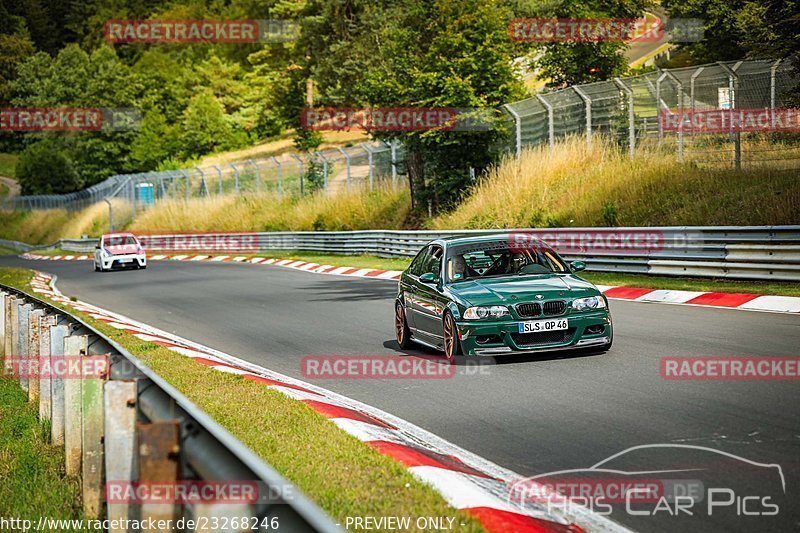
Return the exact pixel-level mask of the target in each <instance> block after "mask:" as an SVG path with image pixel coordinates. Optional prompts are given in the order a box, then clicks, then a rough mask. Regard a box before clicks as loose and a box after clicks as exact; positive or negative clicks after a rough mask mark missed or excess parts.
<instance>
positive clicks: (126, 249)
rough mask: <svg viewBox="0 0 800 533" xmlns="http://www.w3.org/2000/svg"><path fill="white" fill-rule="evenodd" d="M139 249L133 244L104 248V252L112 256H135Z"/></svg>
mask: <svg viewBox="0 0 800 533" xmlns="http://www.w3.org/2000/svg"><path fill="white" fill-rule="evenodd" d="M138 249H139V247H138V246H136V245H135V244H117V245H115V246H106V250H108V251H109V253H110V254H112V255H127V254H135V253H136V252H137V250H138Z"/></svg>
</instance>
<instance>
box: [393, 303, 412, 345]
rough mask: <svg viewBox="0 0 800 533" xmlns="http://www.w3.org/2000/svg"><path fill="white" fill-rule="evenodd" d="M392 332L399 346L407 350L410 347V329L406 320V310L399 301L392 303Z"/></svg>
mask: <svg viewBox="0 0 800 533" xmlns="http://www.w3.org/2000/svg"><path fill="white" fill-rule="evenodd" d="M394 334H395V338H396V339H397V344H399V345H400V348H402V349H403V350H407V349H409V348H410V347H411V330H410V329H409V328H408V322H406V310H405V308H404V307H403V304H401V303H400V302H396V303H395V304H394Z"/></svg>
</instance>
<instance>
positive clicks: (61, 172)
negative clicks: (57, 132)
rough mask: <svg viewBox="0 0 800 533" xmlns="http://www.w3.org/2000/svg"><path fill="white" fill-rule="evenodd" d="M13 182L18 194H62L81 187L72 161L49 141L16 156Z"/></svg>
mask: <svg viewBox="0 0 800 533" xmlns="http://www.w3.org/2000/svg"><path fill="white" fill-rule="evenodd" d="M17 179H18V180H19V184H20V187H21V189H22V194H62V193H67V192H72V191H74V190H76V189H77V188H78V187H79V186H80V184H81V182H80V178H79V176H78V173H77V172H76V171H75V168H74V167H73V165H72V161H71V160H70V159H69V157H68V156H67V155H66V154H65V153H64V152H63V151H62V150H61V149H59V148H58V146H57V145H56V144H55V143H54V142H51V141H40V142H37V143H35V144H32V145H30V146H29V147H28V148H26V149H25V150H24V151H23V152H22V153H21V154H20V157H19V161H18V162H17Z"/></svg>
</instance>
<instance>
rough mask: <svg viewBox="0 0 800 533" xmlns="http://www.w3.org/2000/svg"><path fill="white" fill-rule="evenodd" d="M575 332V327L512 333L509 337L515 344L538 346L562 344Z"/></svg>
mask: <svg viewBox="0 0 800 533" xmlns="http://www.w3.org/2000/svg"><path fill="white" fill-rule="evenodd" d="M574 334H575V328H569V329H564V330H560V331H542V332H539V333H512V334H511V338H512V339H514V342H515V343H516V344H517V346H540V345H544V344H562V343H565V342H568V341H569V340H570V339H571V338H572V336H573V335H574Z"/></svg>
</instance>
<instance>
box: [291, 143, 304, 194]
mask: <svg viewBox="0 0 800 533" xmlns="http://www.w3.org/2000/svg"><path fill="white" fill-rule="evenodd" d="M291 156H292V158H293V159H296V160H297V164H298V165H299V166H300V196H301V197H302V196H303V160H302V159H300V156H298V155H297V154H291Z"/></svg>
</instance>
